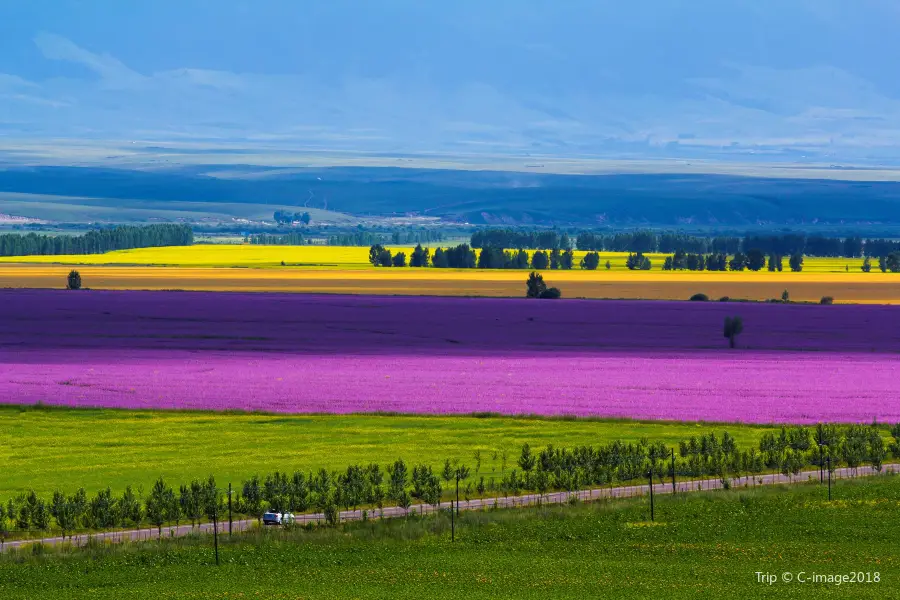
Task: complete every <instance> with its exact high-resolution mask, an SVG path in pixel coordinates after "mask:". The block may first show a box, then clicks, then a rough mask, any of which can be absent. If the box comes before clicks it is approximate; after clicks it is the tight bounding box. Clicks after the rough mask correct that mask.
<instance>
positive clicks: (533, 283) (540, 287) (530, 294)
mask: <svg viewBox="0 0 900 600" xmlns="http://www.w3.org/2000/svg"><path fill="white" fill-rule="evenodd" d="M535 254H537V252H535ZM546 291H547V284H546V283H544V276H543V275H541V274H540V273H535V272H534V271H532V272H531V273H530V274H529V275H528V281H526V282H525V297H526V298H540V297H541V294H543V293H544V292H546Z"/></svg>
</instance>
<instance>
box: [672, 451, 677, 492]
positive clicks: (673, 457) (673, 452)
mask: <svg viewBox="0 0 900 600" xmlns="http://www.w3.org/2000/svg"><path fill="white" fill-rule="evenodd" d="M675 492H676V489H675V448H672V495H675Z"/></svg>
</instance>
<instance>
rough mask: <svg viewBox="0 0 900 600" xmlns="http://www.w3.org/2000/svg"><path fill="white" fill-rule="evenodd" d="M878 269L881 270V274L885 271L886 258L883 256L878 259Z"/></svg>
mask: <svg viewBox="0 0 900 600" xmlns="http://www.w3.org/2000/svg"><path fill="white" fill-rule="evenodd" d="M878 268H879V269H881V272H882V273H884V272H886V271H887V258H886V257H884V256H879V257H878Z"/></svg>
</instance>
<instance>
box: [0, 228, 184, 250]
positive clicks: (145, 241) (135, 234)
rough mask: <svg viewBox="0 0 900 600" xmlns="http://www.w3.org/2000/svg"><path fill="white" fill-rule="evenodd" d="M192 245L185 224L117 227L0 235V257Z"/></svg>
mask: <svg viewBox="0 0 900 600" xmlns="http://www.w3.org/2000/svg"><path fill="white" fill-rule="evenodd" d="M193 243H194V233H193V231H192V230H191V227H190V226H189V225H176V224H169V223H165V224H157V225H119V226H117V227H112V228H109V229H95V230H91V231H88V232H87V233H85V234H83V235H43V234H37V233H28V234H25V235H21V234H18V233H6V234H3V235H0V256H27V255H32V254H40V255H56V254H102V253H104V252H111V251H113V250H128V249H131V248H150V247H155V246H190V245H191V244H193Z"/></svg>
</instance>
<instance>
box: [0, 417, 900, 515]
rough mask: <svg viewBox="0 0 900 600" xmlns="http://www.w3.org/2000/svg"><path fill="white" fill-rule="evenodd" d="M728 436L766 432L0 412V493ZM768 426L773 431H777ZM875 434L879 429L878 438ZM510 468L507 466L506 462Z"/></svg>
mask: <svg viewBox="0 0 900 600" xmlns="http://www.w3.org/2000/svg"><path fill="white" fill-rule="evenodd" d="M724 431H727V432H728V433H730V434H731V435H732V436H733V437H734V438H735V441H736V443H737V444H738V446H739V447H741V448H744V447H752V446H756V445H757V444H758V443H759V439H760V437H761V436H762V435H763V433H765V432H767V431H773V429H771V428H770V427H767V426H758V425H738V424H708V423H693V422H641V421H630V420H592V419H574V420H562V419H543V418H514V417H499V416H494V417H489V418H482V417H473V416H466V415H458V416H424V415H423V416H416V415H273V414H251V413H217V412H193V411H153V410H145V411H129V410H104V409H62V408H44V409H35V408H30V407H16V406H2V405H0V432H2V433H0V461H2V462H3V464H4V465H6V466H5V468H4V477H3V478H2V479H0V498H8V497H11V496H13V495H15V494H16V493H19V492H23V491H26V490H28V489H34V490H35V491H36V492H37V493H38V494H42V495H49V494H52V493H53V491H54V490H55V489H57V488H59V489H62V490H70V491H71V490H76V489H78V488H79V487H82V486H83V487H85V489H87V490H88V492H89V493H93V492H95V491H97V490H99V489H102V488H105V487H107V486H109V487H111V488H112V489H113V490H116V491H120V490H122V489H124V487H125V486H126V485H133V486H138V485H143V487H144V489H145V490H146V489H150V487H151V486H152V484H153V482H154V481H155V480H156V478H157V477H160V476H162V477H165V479H166V480H167V481H189V480H191V479H192V478H194V477H198V476H205V475H208V474H210V473H212V474H215V476H216V478H217V479H218V480H220V481H232V482H234V483H235V484H237V483H238V482H240V481H242V480H244V479H247V478H249V477H251V476H252V475H253V474H256V473H259V474H263V473H269V472H274V471H277V470H280V471H294V470H296V469H300V470H303V471H308V470H310V469H318V468H326V469H341V468H345V467H346V466H347V465H349V464H355V463H360V464H367V463H369V462H378V463H379V464H386V463H388V462H391V461H394V460H397V459H398V458H404V459H406V460H415V461H417V462H422V463H427V464H430V465H432V466H433V467H434V468H436V469H437V468H439V467H440V466H441V465H442V464H443V461H444V460H446V459H448V458H449V459H451V460H459V461H461V462H463V463H465V464H469V465H471V466H472V467H473V468H474V464H473V463H474V458H473V454H474V452H475V451H476V450H481V453H482V467H481V472H482V474H483V475H485V476H486V477H499V476H500V473H501V471H502V470H503V453H504V452H506V453H507V465H508V466H509V465H512V464H513V463H514V462H515V461H514V457H515V456H517V455H518V452H519V451H520V450H521V447H522V444H525V443H528V444H530V445H531V446H532V447H534V448H538V447H545V446H547V445H549V444H553V445H554V446H557V447H560V446H565V447H574V446H578V445H586V444H601V443H609V442H612V441H613V440H622V441H624V442H626V443H636V442H638V441H639V440H640V439H641V438H648V439H650V440H654V441H656V440H659V441H661V442H664V443H666V444H668V445H676V444H678V442H679V441H681V440H684V439H688V438H690V437H691V436H694V435H696V436H699V435H702V434H706V433H709V432H715V433H716V435H718V436H721V434H722V432H724ZM776 431H777V430H776ZM885 433H886V432H885ZM508 468H509V467H508Z"/></svg>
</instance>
